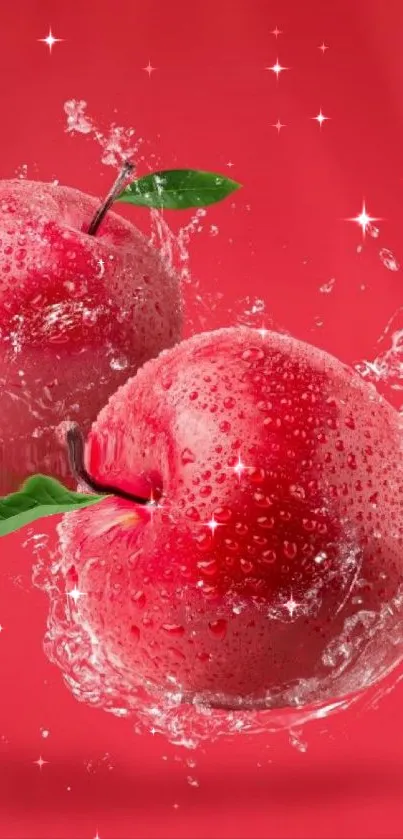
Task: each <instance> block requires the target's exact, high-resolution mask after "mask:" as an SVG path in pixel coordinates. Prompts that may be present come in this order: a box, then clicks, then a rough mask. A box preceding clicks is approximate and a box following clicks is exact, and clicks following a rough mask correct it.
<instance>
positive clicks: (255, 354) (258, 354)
mask: <svg viewBox="0 0 403 839" xmlns="http://www.w3.org/2000/svg"><path fill="white" fill-rule="evenodd" d="M263 358H264V351H263V350H262V349H260V348H259V347H249V348H248V349H247V350H244V352H243V353H242V360H243V361H261V360H262V359H263Z"/></svg>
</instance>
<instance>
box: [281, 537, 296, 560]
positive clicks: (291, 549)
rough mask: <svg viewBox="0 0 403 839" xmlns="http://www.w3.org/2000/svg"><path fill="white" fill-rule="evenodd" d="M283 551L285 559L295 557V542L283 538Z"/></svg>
mask: <svg viewBox="0 0 403 839" xmlns="http://www.w3.org/2000/svg"><path fill="white" fill-rule="evenodd" d="M283 551H284V556H286V557H287V559H295V557H296V555H297V546H296V544H295V542H288V541H287V539H285V540H284V542H283Z"/></svg>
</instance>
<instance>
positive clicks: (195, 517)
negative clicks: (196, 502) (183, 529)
mask: <svg viewBox="0 0 403 839" xmlns="http://www.w3.org/2000/svg"><path fill="white" fill-rule="evenodd" d="M185 515H186V517H187V518H188V519H192V521H199V520H200V515H199V512H198V510H197V509H196V507H188V508H187V510H186V513H185Z"/></svg>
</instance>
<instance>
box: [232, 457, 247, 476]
mask: <svg viewBox="0 0 403 839" xmlns="http://www.w3.org/2000/svg"><path fill="white" fill-rule="evenodd" d="M247 468H248V467H247V466H245V464H244V463H242V460H241V455H238V463H237V464H236V465H235V466H234V472H235V474H236V476H237V478H238V480H239V481H240V480H241V476H242V472H244V471H245V469H247Z"/></svg>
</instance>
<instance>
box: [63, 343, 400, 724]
mask: <svg viewBox="0 0 403 839" xmlns="http://www.w3.org/2000/svg"><path fill="white" fill-rule="evenodd" d="M87 467H88V469H89V471H90V472H91V473H92V474H93V475H94V477H96V478H97V479H98V480H100V481H103V482H105V483H108V484H113V485H115V486H117V487H121V488H123V489H126V490H129V491H130V490H131V491H132V492H135V493H145V492H147V493H149V492H150V486H151V487H154V489H155V490H158V492H160V491H161V490H162V501H161V503H160V504H159V505H158V506H154V507H151V509H150V510H147V509H146V510H141V509H138V510H137V511H136V508H134V507H133V506H130V504H128V503H127V502H124V501H120V500H117V499H112V498H111V499H106V500H105V501H103V502H102V503H100V504H99V506H96V507H91V508H89V509H87V510H84V511H80V512H78V513H74V514H72V515H71V516H68V517H66V519H65V522H64V524H63V539H62V552H63V562H62V566H61V568H62V572H63V574H64V575H65V580H66V586H67V588H69V587H71V586H73V585H75V586H77V587H78V589H79V590H80V591H81V592H83V593H84V594H85V596H83V597H80V598H79V600H78V602H77V605H76V608H75V611H74V620H75V621H77V622H78V623H82V625H83V626H84V627H87V628H89V630H90V633H91V637H93V638H96V639H97V641H98V649H101V650H102V651H103V655H104V658H105V660H106V661H107V662H108V665H107V668H106V670H107V672H105V673H104V677H105V680H106V683H108V679H109V681H110V682H112V683H113V684H114V686H115V688H117V687H118V686H119V680H120V682H121V685H122V694H123V693H126V694H127V691H128V690H129V687H130V684H132V685H133V686H134V685H136V684H139V683H140V684H141V683H147V684H148V686H150V685H151V686H154V688H155V689H156V690H162V691H164V690H166V691H172V690H173V689H175V690H177V691H179V693H181V694H182V695H183V697H184V699H185V700H186V699H190V698H194V697H195V696H198V697H201V698H203V699H204V700H206V701H209V702H211V704H213V705H216V706H225V707H235V708H236V707H254V708H259V707H269V708H270V707H283V706H287V705H291V706H292V705H301V704H302V705H303V704H307V703H316V702H322V701H327V700H329V698H334V697H339V696H344V695H346V694H348V693H351V692H354V691H357V690H359V689H361V688H364V687H365V686H367V685H369V684H372V683H373V682H375V681H377V680H378V679H380V678H381V677H382V676H384V675H385V674H386V673H388V672H389V671H390V670H391V669H392V668H393V667H395V666H396V664H397V663H398V662H399V661H400V660H401V658H402V656H403V631H402V611H403V595H402V579H403V577H402V569H403V559H402V546H403V460H402V436H401V425H400V417H399V415H398V414H397V413H396V412H395V411H394V410H393V409H392V408H391V407H390V406H389V405H388V404H387V403H386V402H385V401H384V400H383V399H382V398H381V397H379V395H378V394H377V393H376V391H375V390H374V389H373V388H372V387H370V386H368V385H367V384H365V383H364V382H363V381H362V380H361V379H360V378H359V377H358V376H357V375H356V374H354V373H353V372H352V371H351V370H350V369H348V368H347V367H345V366H344V365H342V364H341V363H340V362H338V361H337V360H336V359H333V358H332V357H330V356H329V355H327V354H326V353H324V352H321V351H320V350H317V349H315V348H313V347H310V346H308V345H307V344H303V343H301V342H298V341H296V340H294V339H292V338H290V337H287V336H284V335H279V334H275V333H268V334H267V335H266V336H265V337H263V338H262V337H261V335H260V334H259V332H258V331H257V330H252V329H247V328H234V329H224V330H220V331H218V332H216V333H210V334H204V335H199V336H196V337H194V338H192V339H190V340H188V341H185V342H183V343H182V344H180V345H179V346H177V347H175V348H174V349H172V350H170V351H168V352H164V353H162V354H161V355H160V356H159V358H158V359H156V360H154V361H151V362H149V363H148V364H146V365H145V366H144V368H143V369H142V370H141V371H139V373H138V374H137V376H136V377H135V378H134V379H132V380H131V381H129V382H127V383H126V384H125V385H124V386H123V387H122V388H120V389H119V391H118V392H117V393H116V394H115V395H114V396H113V397H112V398H111V400H110V401H109V404H108V405H107V406H106V407H105V409H104V410H103V411H102V412H101V414H100V415H99V417H98V420H97V422H96V423H95V424H94V426H93V428H92V431H91V434H90V437H89V441H88V448H87ZM132 513H134V517H133V516H132V515H131V514H132ZM56 658H57V656H56Z"/></svg>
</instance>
